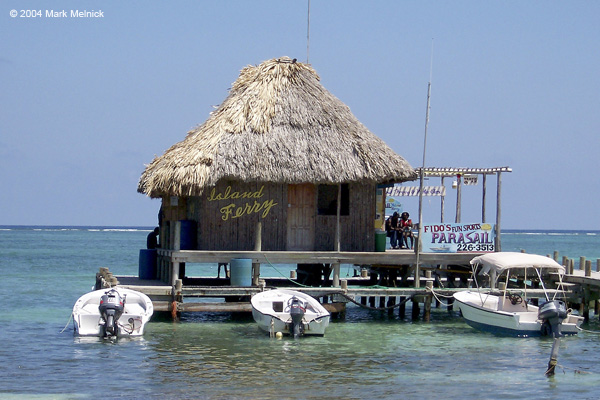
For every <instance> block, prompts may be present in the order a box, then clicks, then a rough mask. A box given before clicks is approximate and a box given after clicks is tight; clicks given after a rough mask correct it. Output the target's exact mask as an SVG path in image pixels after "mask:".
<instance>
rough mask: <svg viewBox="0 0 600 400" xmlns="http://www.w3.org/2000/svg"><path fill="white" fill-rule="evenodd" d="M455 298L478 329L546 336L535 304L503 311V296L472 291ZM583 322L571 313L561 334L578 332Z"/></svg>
mask: <svg viewBox="0 0 600 400" xmlns="http://www.w3.org/2000/svg"><path fill="white" fill-rule="evenodd" d="M454 299H455V300H456V303H455V304H456V305H457V306H458V308H459V309H460V312H461V314H462V316H463V318H464V320H465V322H466V323H467V324H468V325H470V326H471V327H473V328H475V329H478V330H481V331H485V332H490V333H493V334H497V335H503V336H516V337H532V336H544V332H543V330H542V321H540V320H539V319H538V307H536V306H532V305H524V306H523V310H522V311H509V310H507V311H504V310H501V309H499V308H502V306H499V304H500V305H501V304H502V301H503V299H502V297H501V296H494V295H489V294H480V293H478V292H471V291H466V292H458V293H455V294H454ZM582 322H583V318H582V317H579V316H576V315H568V316H567V318H565V320H564V321H563V322H562V325H561V332H562V334H563V335H574V334H577V333H578V331H579V326H580V325H581V323H582Z"/></svg>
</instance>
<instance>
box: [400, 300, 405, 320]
mask: <svg viewBox="0 0 600 400" xmlns="http://www.w3.org/2000/svg"><path fill="white" fill-rule="evenodd" d="M399 300H400V305H399V306H398V317H400V319H404V317H406V302H405V301H404V300H406V298H405V297H404V296H400V299H399Z"/></svg>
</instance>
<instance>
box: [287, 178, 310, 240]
mask: <svg viewBox="0 0 600 400" xmlns="http://www.w3.org/2000/svg"><path fill="white" fill-rule="evenodd" d="M316 200H317V195H316V188H315V185H312V184H310V183H306V184H301V185H288V210H287V221H288V224H287V249H288V250H314V247H315V215H316V211H317V206H316Z"/></svg>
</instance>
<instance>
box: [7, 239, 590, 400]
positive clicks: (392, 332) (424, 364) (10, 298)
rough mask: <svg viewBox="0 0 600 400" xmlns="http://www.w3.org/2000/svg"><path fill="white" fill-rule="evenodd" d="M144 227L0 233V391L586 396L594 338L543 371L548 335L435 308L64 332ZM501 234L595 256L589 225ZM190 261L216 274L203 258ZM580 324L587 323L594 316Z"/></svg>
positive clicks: (127, 262) (577, 340) (523, 244)
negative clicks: (418, 312) (321, 319)
mask: <svg viewBox="0 0 600 400" xmlns="http://www.w3.org/2000/svg"><path fill="white" fill-rule="evenodd" d="M148 232H149V229H144V228H132V229H119V228H115V229H106V228H71V229H70V228H37V229H32V228H20V229H16V228H11V227H5V228H4V229H0V276H1V278H0V324H1V328H0V343H2V346H0V360H1V361H2V362H0V382H2V383H1V384H0V398H10V399H12V398H15V399H16V398H19V399H20V398H40V399H62V398H65V399H80V398H82V399H92V398H98V397H110V398H129V399H138V398H156V399H158V398H161V399H162V398H167V399H171V398H173V399H175V398H177V399H196V398H197V399H242V398H252V399H281V398H290V399H317V398H319V399H324V398H325V399H334V398H335V399H340V398H344V399H375V398H377V399H397V398H404V399H423V398H432V397H434V396H435V397H438V396H443V398H447V399H455V398H456V399H458V398H477V399H497V398H506V399H522V398H530V399H549V398H559V397H563V396H568V397H570V398H573V399H586V398H590V399H592V398H598V394H597V389H596V386H597V385H598V382H600V365H599V363H598V354H600V335H599V334H595V333H590V332H582V333H580V334H579V335H577V336H576V337H568V338H563V339H562V341H561V347H560V353H559V365H560V368H558V369H557V374H556V375H555V376H554V377H552V378H546V377H545V376H544V372H545V367H546V365H547V363H548V358H549V355H550V349H551V347H552V341H551V340H548V339H539V338H529V339H514V338H500V337H495V336H492V335H488V334H483V333H480V332H478V331H475V330H473V329H472V328H470V327H468V326H467V325H466V324H465V323H464V322H462V321H461V319H460V318H459V317H458V316H457V315H456V313H448V312H447V311H446V310H445V308H444V307H441V308H438V309H434V310H432V317H431V322H429V323H425V322H422V321H418V322H412V321H410V319H409V318H410V310H407V313H406V315H407V318H405V319H404V320H400V318H399V317H398V314H397V313H395V314H393V315H391V316H390V315H388V314H387V313H380V312H376V311H369V310H365V309H361V308H358V307H356V306H349V308H348V312H347V316H346V320H345V321H338V320H334V321H333V322H332V324H331V325H330V326H329V328H328V330H327V334H326V335H325V337H323V338H310V337H309V338H303V339H302V340H297V341H294V340H292V339H288V338H284V339H283V340H276V339H270V338H269V337H268V336H266V335H264V334H262V333H261V332H260V331H259V330H258V328H257V327H256V325H255V324H254V322H253V321H252V319H251V317H238V318H235V317H232V316H231V315H229V314H197V315H191V314H189V315H184V316H183V319H182V321H181V322H179V323H172V322H164V321H163V322H151V323H150V324H149V325H148V326H147V330H146V334H145V335H144V337H143V338H137V339H129V340H128V339H124V340H119V341H118V342H116V343H105V342H102V341H101V340H99V339H95V338H91V339H89V338H88V339H79V338H76V337H73V332H72V323H70V322H69V317H70V312H71V308H72V306H73V304H74V303H75V301H76V300H77V298H78V297H79V296H81V295H82V294H83V293H85V292H87V291H89V290H90V289H91V288H92V285H93V284H94V278H95V274H96V272H97V271H98V268H99V267H101V266H105V267H109V268H110V270H111V271H113V273H115V274H117V275H133V274H137V270H138V251H139V248H140V247H141V246H143V245H144V244H145V238H146V235H147V233H148ZM502 240H503V250H505V251H519V250H520V249H525V250H527V251H528V252H531V253H538V254H552V252H553V251H554V250H558V251H559V252H560V255H561V256H562V255H566V256H569V257H570V258H575V259H576V260H577V261H578V259H579V257H580V256H585V257H586V258H588V259H592V260H594V263H595V260H596V258H600V251H599V250H600V234H599V233H598V232H521V231H519V232H516V231H510V232H505V233H503V236H502ZM196 268H197V270H198V272H199V273H205V274H207V275H214V276H216V266H210V265H205V266H196ZM267 270H268V268H263V272H265V273H267ZM271 272H274V271H271ZM342 273H344V270H342ZM272 275H273V276H276V275H277V274H276V273H273V274H272ZM66 325H67V328H66V329H65V330H64V331H63V332H62V333H61V331H62V330H63V328H65V326H66ZM584 328H585V329H588V330H595V331H600V325H599V323H598V318H597V316H593V320H592V322H590V323H589V324H586V325H584Z"/></svg>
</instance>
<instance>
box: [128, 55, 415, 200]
mask: <svg viewBox="0 0 600 400" xmlns="http://www.w3.org/2000/svg"><path fill="white" fill-rule="evenodd" d="M415 178H416V173H415V171H414V170H413V169H412V167H411V166H410V165H409V164H408V162H407V161H406V160H405V159H404V158H402V157H400V156H399V155H398V154H396V153H395V152H394V151H393V150H392V149H391V148H389V147H388V146H387V145H386V144H385V143H384V142H383V141H382V140H381V139H379V138H378V137H377V136H375V135H373V134H372V133H371V132H370V131H369V130H368V129H367V128H366V127H365V126H364V125H362V124H361V123H360V122H359V121H358V120H357V119H356V117H355V116H354V115H353V114H352V113H351V112H350V109H349V108H348V107H347V106H346V105H345V104H344V103H342V102H341V101H340V100H339V99H337V98H336V97H335V96H333V95H332V94H331V93H329V92H328V91H327V90H326V89H325V88H324V87H323V86H322V85H321V84H320V83H319V76H318V75H317V73H316V72H315V70H313V69H312V68H311V67H310V66H309V65H308V64H303V63H299V62H296V61H295V60H291V59H289V58H287V57H285V58H280V59H273V60H269V61H265V62H263V63H262V64H260V65H258V66H248V67H246V68H244V69H243V70H242V71H241V73H240V77H239V78H238V80H237V81H235V82H234V83H233V86H232V88H231V91H230V92H229V96H227V98H226V99H225V101H223V103H222V104H221V105H220V106H219V107H218V108H217V109H216V110H215V111H214V112H212V113H211V115H210V117H209V118H208V120H207V121H206V122H204V124H202V125H200V126H198V127H197V128H195V129H193V130H192V131H190V132H188V135H187V137H186V138H185V139H184V140H183V141H181V142H179V143H176V144H175V145H173V146H172V147H171V148H170V149H168V150H167V151H166V152H165V154H163V155H162V156H161V157H157V158H155V159H154V160H153V161H152V163H150V165H148V167H147V168H146V170H145V171H144V173H143V174H142V176H141V178H140V182H139V185H138V192H140V193H145V194H147V195H148V196H151V197H162V196H168V195H170V196H184V197H185V196H199V195H201V194H202V192H203V190H204V189H205V188H208V187H212V186H214V185H215V184H216V183H217V182H218V181H219V180H221V179H231V180H237V181H242V182H255V181H257V182H275V183H290V184H295V183H332V184H335V183H349V182H374V183H381V182H401V181H406V180H413V179H415Z"/></svg>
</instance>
